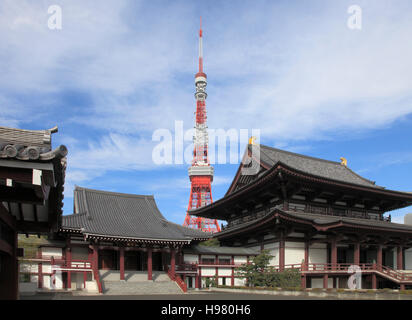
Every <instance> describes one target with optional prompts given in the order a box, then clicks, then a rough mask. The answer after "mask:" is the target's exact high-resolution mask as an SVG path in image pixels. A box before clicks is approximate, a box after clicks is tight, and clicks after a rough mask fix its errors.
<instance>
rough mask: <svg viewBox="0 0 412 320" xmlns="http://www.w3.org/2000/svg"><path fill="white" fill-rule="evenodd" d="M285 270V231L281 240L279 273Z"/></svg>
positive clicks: (281, 235)
mask: <svg viewBox="0 0 412 320" xmlns="http://www.w3.org/2000/svg"><path fill="white" fill-rule="evenodd" d="M284 270H285V236H284V233H283V231H282V232H281V234H280V239H279V271H284Z"/></svg>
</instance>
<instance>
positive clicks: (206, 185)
mask: <svg viewBox="0 0 412 320" xmlns="http://www.w3.org/2000/svg"><path fill="white" fill-rule="evenodd" d="M202 40H203V34H202V20H200V30H199V72H198V73H196V75H195V86H196V93H195V98H196V112H195V116H196V122H195V135H194V137H193V143H194V150H193V160H192V165H191V166H190V168H189V170H188V171H189V178H190V182H191V188H190V198H189V206H188V212H187V213H186V218H185V221H184V222H183V226H186V227H189V228H194V229H199V230H202V231H205V232H219V231H220V228H219V224H218V222H217V220H215V219H207V218H202V217H192V216H190V215H189V210H191V209H196V208H200V207H203V206H205V205H208V204H210V203H212V202H213V199H212V187H211V183H212V181H213V173H214V170H213V167H212V166H211V165H210V163H209V155H208V145H209V136H208V133H207V123H206V122H207V116H206V98H207V93H206V85H207V76H206V74H205V73H204V72H203V41H202Z"/></svg>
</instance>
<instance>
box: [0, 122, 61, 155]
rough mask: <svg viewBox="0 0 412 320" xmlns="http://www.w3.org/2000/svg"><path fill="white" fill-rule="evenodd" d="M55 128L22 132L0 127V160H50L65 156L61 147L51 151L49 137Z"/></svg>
mask: <svg viewBox="0 0 412 320" xmlns="http://www.w3.org/2000/svg"><path fill="white" fill-rule="evenodd" d="M57 130H58V129H57V127H54V128H52V129H49V130H23V129H15V128H6V127H0V158H7V159H17V160H52V159H54V158H63V157H65V156H66V155H67V148H66V147H65V146H63V145H61V146H59V147H57V148H56V149H54V150H52V149H51V135H52V133H55V132H57Z"/></svg>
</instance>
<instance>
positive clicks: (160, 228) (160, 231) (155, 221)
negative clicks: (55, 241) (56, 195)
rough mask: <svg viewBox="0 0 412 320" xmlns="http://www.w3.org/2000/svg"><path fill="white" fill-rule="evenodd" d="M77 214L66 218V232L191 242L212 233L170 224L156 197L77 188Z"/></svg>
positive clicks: (209, 235)
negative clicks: (162, 212)
mask: <svg viewBox="0 0 412 320" xmlns="http://www.w3.org/2000/svg"><path fill="white" fill-rule="evenodd" d="M74 205H75V212H76V213H75V214H72V215H68V216H63V225H62V228H63V229H77V230H80V231H81V232H82V233H83V234H86V235H95V236H107V237H116V238H130V239H145V240H171V241H178V240H179V241H191V240H193V239H208V238H210V237H211V234H209V233H205V232H202V231H199V230H195V229H190V228H186V227H183V226H181V225H178V224H175V223H172V222H169V221H167V220H166V219H165V218H164V216H163V215H162V214H161V213H160V211H159V209H158V208H157V206H156V202H155V200H154V198H153V196H148V195H133V194H124V193H116V192H107V191H100V190H92V189H86V188H80V187H76V188H75V190H74Z"/></svg>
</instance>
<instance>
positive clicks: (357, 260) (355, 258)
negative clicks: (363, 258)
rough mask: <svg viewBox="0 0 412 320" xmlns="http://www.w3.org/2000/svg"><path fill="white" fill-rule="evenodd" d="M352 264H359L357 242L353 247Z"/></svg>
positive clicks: (358, 246) (358, 244) (358, 245)
mask: <svg viewBox="0 0 412 320" xmlns="http://www.w3.org/2000/svg"><path fill="white" fill-rule="evenodd" d="M353 264H354V265H357V266H358V265H360V243H359V242H357V243H355V245H354V248H353Z"/></svg>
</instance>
